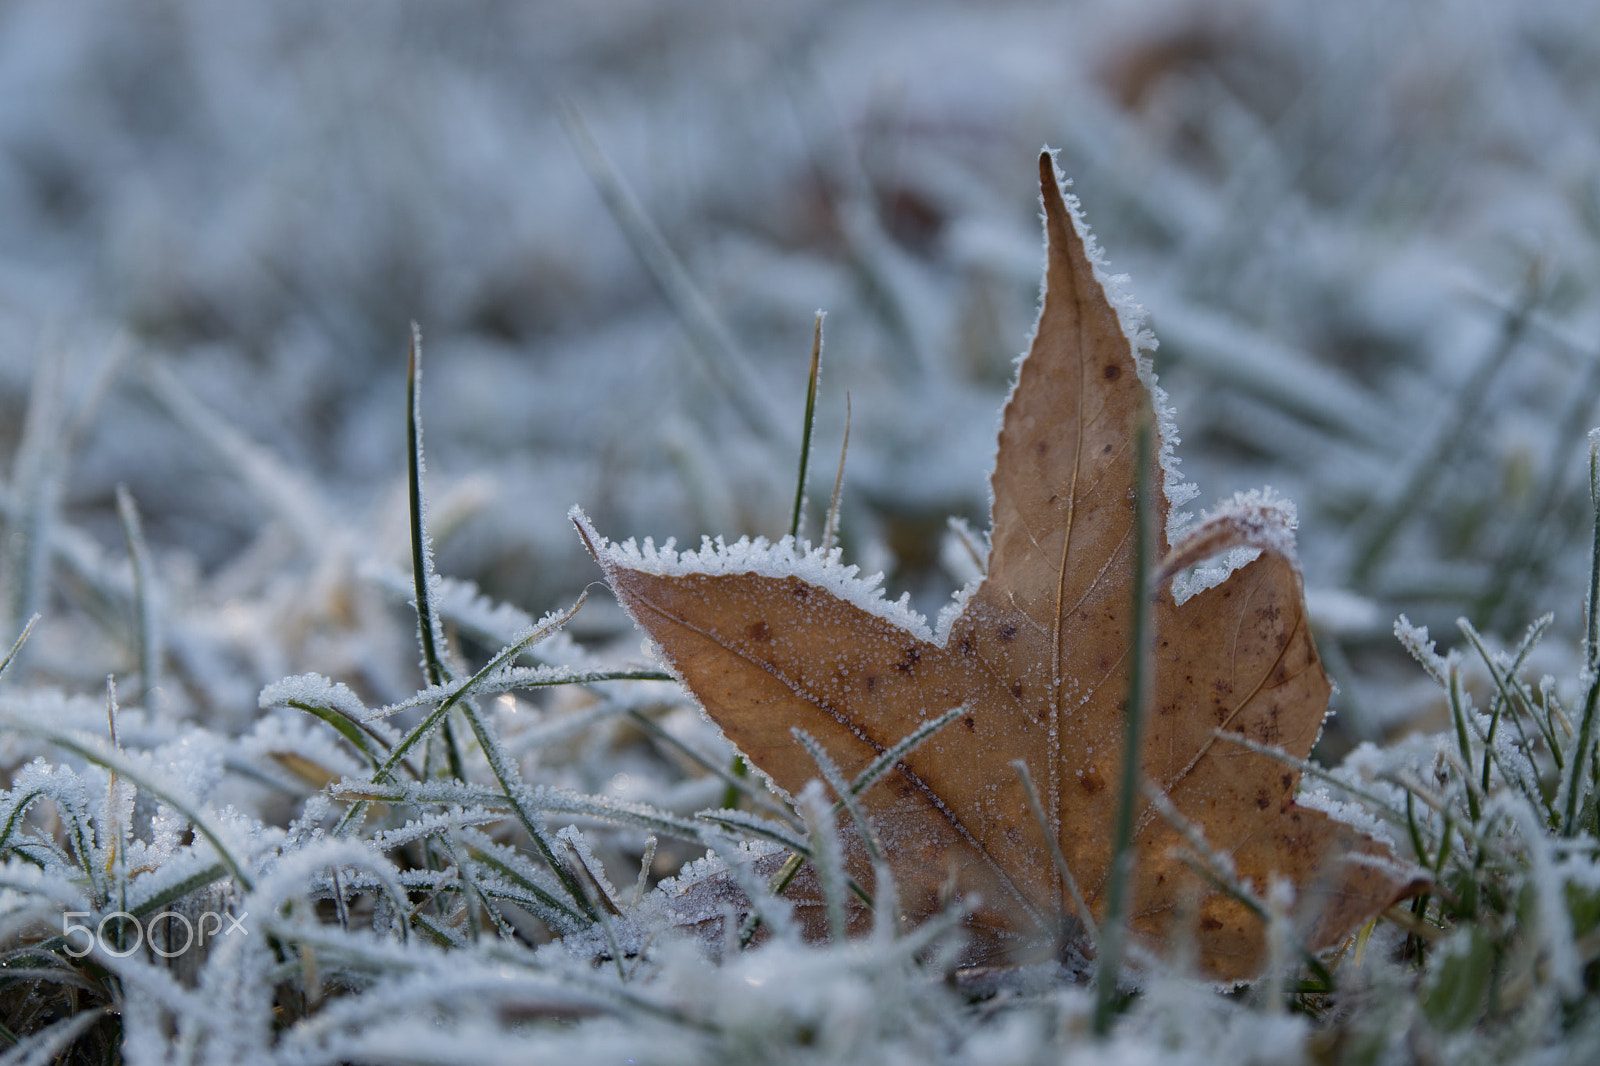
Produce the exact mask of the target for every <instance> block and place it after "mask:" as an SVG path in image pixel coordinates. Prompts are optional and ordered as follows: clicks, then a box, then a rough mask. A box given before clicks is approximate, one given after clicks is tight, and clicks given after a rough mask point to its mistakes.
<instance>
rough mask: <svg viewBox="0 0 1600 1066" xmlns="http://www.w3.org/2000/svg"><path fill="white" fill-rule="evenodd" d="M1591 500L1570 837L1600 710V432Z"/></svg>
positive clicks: (1593, 446) (1594, 441) (1595, 433)
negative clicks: (1584, 688) (1583, 683)
mask: <svg viewBox="0 0 1600 1066" xmlns="http://www.w3.org/2000/svg"><path fill="white" fill-rule="evenodd" d="M1589 498H1590V500H1591V501H1592V502H1593V506H1594V547H1593V550H1592V552H1591V554H1590V559H1589V597H1588V601H1587V602H1586V603H1585V604H1584V610H1583V613H1584V619H1583V622H1584V625H1583V631H1584V648H1583V659H1584V665H1583V668H1584V675H1585V676H1586V678H1587V679H1588V682H1589V685H1588V692H1587V693H1586V694H1585V695H1584V700H1583V717H1582V718H1580V719H1579V720H1578V740H1577V743H1576V745H1575V746H1574V747H1573V749H1572V764H1571V766H1572V769H1571V773H1569V774H1568V775H1567V780H1566V781H1565V782H1563V784H1564V785H1565V790H1566V801H1567V804H1566V810H1565V811H1564V812H1563V819H1562V823H1561V835H1562V836H1568V837H1570V836H1572V835H1573V834H1574V833H1575V832H1577V827H1578V811H1579V810H1580V808H1581V807H1582V802H1581V796H1582V793H1583V775H1584V771H1585V770H1586V769H1587V767H1588V763H1589V755H1590V750H1589V749H1590V746H1591V745H1592V744H1593V743H1594V719H1595V711H1596V707H1597V706H1600V429H1595V430H1590V432H1589Z"/></svg>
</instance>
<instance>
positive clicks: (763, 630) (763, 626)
mask: <svg viewBox="0 0 1600 1066" xmlns="http://www.w3.org/2000/svg"><path fill="white" fill-rule="evenodd" d="M744 632H745V635H746V636H748V637H749V638H750V639H751V640H756V641H766V640H771V639H772V627H771V626H769V625H767V623H766V622H751V623H750V625H749V626H748V627H746V628H745V631H744Z"/></svg>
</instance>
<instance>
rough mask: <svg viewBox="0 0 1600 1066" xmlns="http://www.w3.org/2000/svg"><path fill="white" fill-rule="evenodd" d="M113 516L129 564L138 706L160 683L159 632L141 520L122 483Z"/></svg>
mask: <svg viewBox="0 0 1600 1066" xmlns="http://www.w3.org/2000/svg"><path fill="white" fill-rule="evenodd" d="M117 517H118V518H119V519H120V520H121V522H122V539H123V541H124V542H126V544H127V546H128V562H129V564H130V565H131V566H132V567H133V610H134V628H133V634H134V646H135V647H136V648H137V650H138V653H139V689H138V692H137V693H136V696H137V698H138V703H139V704H140V705H141V706H142V705H144V704H146V703H147V702H148V700H149V698H150V693H151V692H152V691H154V690H155V688H156V687H157V686H159V685H160V684H161V634H160V632H159V631H158V630H157V629H156V604H155V587H154V582H155V577H154V571H153V568H152V567H151V564H150V549H149V547H148V546H147V545H146V544H145V540H144V523H142V522H141V521H140V520H139V507H138V505H137V504H135V503H134V502H133V493H131V492H129V491H128V487H127V486H126V485H122V484H118V485H117Z"/></svg>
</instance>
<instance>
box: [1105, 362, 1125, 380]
mask: <svg viewBox="0 0 1600 1066" xmlns="http://www.w3.org/2000/svg"><path fill="white" fill-rule="evenodd" d="M1104 373H1105V376H1106V380H1107V381H1115V380H1117V378H1119V377H1121V376H1122V368H1121V367H1120V366H1118V365H1117V364H1115V363H1107V364H1106V368H1105V371H1104Z"/></svg>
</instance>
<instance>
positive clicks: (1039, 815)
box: [1011, 759, 1100, 944]
mask: <svg viewBox="0 0 1600 1066" xmlns="http://www.w3.org/2000/svg"><path fill="white" fill-rule="evenodd" d="M1011 768H1012V769H1013V770H1015V771H1016V772H1017V777H1019V778H1020V779H1021V780H1022V792H1023V795H1025V796H1026V797H1027V799H1028V809H1029V810H1030V811H1032V812H1033V818H1034V821H1036V822H1038V823H1039V831H1040V832H1041V833H1043V834H1044V838H1045V839H1046V840H1048V841H1049V842H1050V858H1051V861H1053V862H1054V863H1055V864H1056V874H1057V876H1059V877H1060V878H1061V883H1062V884H1063V885H1065V886H1066V888H1067V894H1068V895H1070V896H1071V897H1072V905H1073V906H1074V907H1076V908H1077V909H1078V918H1079V920H1081V921H1082V922H1083V927H1084V929H1086V930H1087V931H1088V933H1089V941H1090V943H1093V944H1098V943H1099V942H1100V932H1099V930H1098V929H1097V928H1096V927H1095V922H1094V915H1093V914H1091V913H1089V905H1088V904H1087V903H1085V902H1084V900H1083V893H1082V892H1081V891H1079V889H1078V879H1077V878H1076V877H1073V876H1072V869H1071V867H1069V866H1068V865H1067V857H1066V856H1065V855H1063V854H1062V853H1061V842H1060V841H1059V840H1057V839H1056V835H1055V832H1054V831H1053V830H1052V829H1051V828H1050V818H1049V816H1048V815H1046V814H1045V813H1044V804H1042V803H1040V802H1039V791H1038V789H1036V788H1034V785H1033V775H1032V774H1031V773H1029V772H1028V764H1027V763H1026V762H1024V761H1023V760H1021V759H1016V760H1013V761H1012V763H1011Z"/></svg>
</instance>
